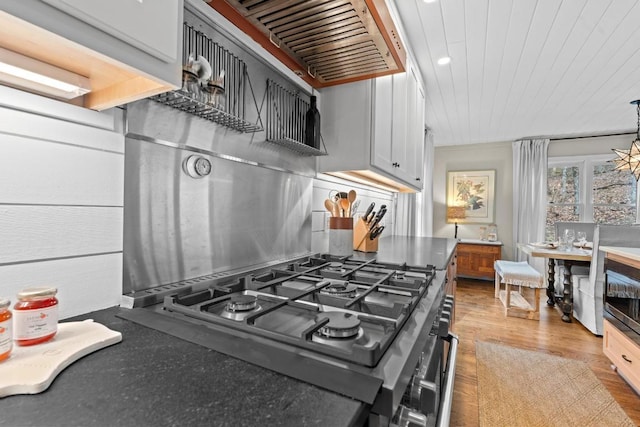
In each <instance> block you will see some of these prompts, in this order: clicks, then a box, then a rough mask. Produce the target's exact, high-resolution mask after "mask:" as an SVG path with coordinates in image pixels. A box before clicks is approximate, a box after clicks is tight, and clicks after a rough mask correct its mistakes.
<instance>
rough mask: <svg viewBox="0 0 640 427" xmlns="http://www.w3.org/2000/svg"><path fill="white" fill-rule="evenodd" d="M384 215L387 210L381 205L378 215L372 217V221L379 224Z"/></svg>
mask: <svg viewBox="0 0 640 427" xmlns="http://www.w3.org/2000/svg"><path fill="white" fill-rule="evenodd" d="M386 213H387V208H386V207H385V206H384V205H382V207H381V208H380V210H379V211H378V214H377V215H376V216H375V217H374V219H373V221H375V222H376V223H378V222H380V220H381V219H382V217H383V216H384V214H386ZM369 228H370V229H371V228H372V227H369Z"/></svg>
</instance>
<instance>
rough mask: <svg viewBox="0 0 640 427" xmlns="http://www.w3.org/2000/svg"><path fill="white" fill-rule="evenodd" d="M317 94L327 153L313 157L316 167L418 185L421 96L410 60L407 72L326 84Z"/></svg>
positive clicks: (409, 187)
mask: <svg viewBox="0 0 640 427" xmlns="http://www.w3.org/2000/svg"><path fill="white" fill-rule="evenodd" d="M321 95H322V105H321V112H322V135H323V139H324V142H325V144H326V146H327V151H328V152H329V155H328V156H326V157H321V158H318V171H319V172H327V173H331V172H342V173H343V175H342V176H343V177H347V178H348V177H352V178H354V179H362V178H365V179H369V180H371V179H373V180H377V181H379V182H380V183H382V184H385V185H387V186H391V187H395V188H396V189H398V190H400V191H420V190H422V186H423V184H422V180H421V179H422V175H423V174H422V157H423V155H424V151H423V143H424V140H423V135H424V95H423V94H422V90H421V86H420V84H419V80H418V79H417V77H416V73H415V72H414V70H413V68H412V67H411V65H410V64H409V63H408V64H407V72H406V73H400V74H394V75H391V76H384V77H379V78H376V79H372V80H366V81H360V82H355V83H350V84H346V85H340V86H334V87H329V88H325V89H322V92H321ZM345 174H346V176H345Z"/></svg>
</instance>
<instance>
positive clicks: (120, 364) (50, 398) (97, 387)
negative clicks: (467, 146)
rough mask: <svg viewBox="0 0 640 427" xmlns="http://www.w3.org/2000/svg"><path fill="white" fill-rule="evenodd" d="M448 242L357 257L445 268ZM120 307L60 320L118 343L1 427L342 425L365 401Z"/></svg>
mask: <svg viewBox="0 0 640 427" xmlns="http://www.w3.org/2000/svg"><path fill="white" fill-rule="evenodd" d="M455 245H456V241H455V240H453V239H442V238H429V237H404V236H387V237H383V238H381V239H380V241H379V250H378V252H375V253H362V252H354V258H357V259H371V258H377V259H378V260H379V261H381V262H390V263H403V262H406V263H407V264H409V265H418V266H422V265H427V264H432V265H435V266H436V268H437V269H439V270H444V269H445V268H446V266H447V264H448V262H449V260H450V258H451V255H452V253H453V250H454V249H455ZM120 310H124V309H120V308H117V307H114V308H110V309H107V310H101V311H97V312H93V313H89V314H86V315H83V316H78V317H77V318H73V319H67V321H73V320H82V319H94V321H96V322H99V323H102V324H104V325H105V326H107V327H109V328H110V329H113V330H116V331H120V332H122V336H123V340H122V342H121V343H119V344H115V345H113V346H110V347H107V348H104V349H101V350H98V351H96V352H95V353H92V354H89V355H87V356H85V357H84V358H82V359H80V360H78V361H76V362H74V363H73V364H71V365H70V366H69V367H67V368H66V369H65V370H63V371H62V372H61V373H60V374H59V375H58V377H57V378H56V379H55V380H54V381H53V383H52V384H51V386H50V387H49V389H48V390H46V391H45V392H43V393H40V394H36V395H19V396H9V397H5V398H2V399H0V414H1V415H0V425H7V426H136V427H142V426H151V425H152V426H193V425H207V426H256V425H260V426H272V425H273V426H316V425H317V426H332V427H337V426H348V425H354V424H355V425H357V424H361V423H362V420H363V416H365V415H364V414H365V413H366V407H365V405H363V404H362V403H360V402H358V401H355V400H352V399H350V398H348V397H345V396H341V395H338V394H336V393H333V392H330V391H327V390H324V389H321V388H318V387H315V386H313V385H310V384H306V383H303V382H301V381H298V380H295V379H292V378H289V377H286V376H284V375H281V374H278V373H276V372H273V371H270V370H268V369H264V368H261V367H258V366H255V365H252V364H249V363H246V362H243V361H241V360H238V359H235V358H232V357H230V356H227V355H224V354H222V353H218V352H216V351H213V350H209V349H207V348H205V347H202V346H199V345H197V344H193V343H190V342H188V341H184V340H181V339H178V338H175V337H173V336H170V335H167V334H164V333H162V332H158V331H156V330H152V329H148V328H146V327H144V326H140V325H138V324H135V323H133V322H130V321H127V320H123V319H121V318H119V317H116V315H117V314H118V313H119V312H120Z"/></svg>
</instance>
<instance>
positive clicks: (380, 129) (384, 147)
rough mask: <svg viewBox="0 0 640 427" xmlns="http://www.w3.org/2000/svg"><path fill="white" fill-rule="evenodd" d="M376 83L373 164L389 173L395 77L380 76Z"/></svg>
mask: <svg viewBox="0 0 640 427" xmlns="http://www.w3.org/2000/svg"><path fill="white" fill-rule="evenodd" d="M372 82H373V83H372V84H373V85H374V99H373V107H372V108H373V112H372V114H373V122H372V127H373V129H372V130H373V132H372V133H371V136H372V141H371V164H372V165H374V166H377V167H379V168H381V169H383V170H385V171H387V172H389V173H393V172H395V171H394V167H393V165H392V163H393V151H392V147H393V143H392V140H393V139H392V138H393V135H392V129H393V78H392V76H384V77H378V78H377V79H374V80H372Z"/></svg>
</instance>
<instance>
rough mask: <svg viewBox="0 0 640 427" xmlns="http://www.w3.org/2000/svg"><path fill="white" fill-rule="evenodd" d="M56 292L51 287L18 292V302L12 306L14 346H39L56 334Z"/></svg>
mask: <svg viewBox="0 0 640 427" xmlns="http://www.w3.org/2000/svg"><path fill="white" fill-rule="evenodd" d="M57 292H58V290H57V289H56V288H53V287H35V288H26V289H23V290H22V291H20V292H18V295H17V296H18V301H17V302H16V304H15V305H14V306H13V327H14V334H13V336H14V339H15V341H16V344H18V345H20V346H28V345H35V344H40V343H43V342H45V341H49V340H50V339H51V338H53V337H54V335H55V334H56V333H57V332H58V299H57V298H56V293H57Z"/></svg>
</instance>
